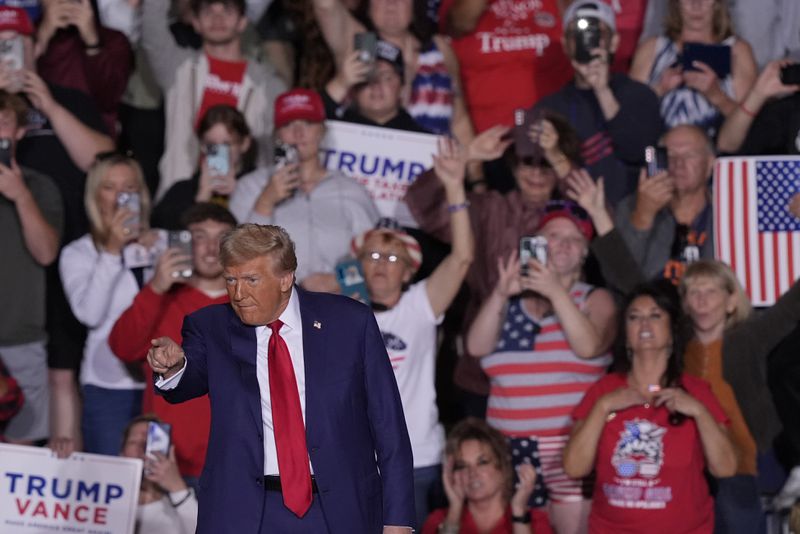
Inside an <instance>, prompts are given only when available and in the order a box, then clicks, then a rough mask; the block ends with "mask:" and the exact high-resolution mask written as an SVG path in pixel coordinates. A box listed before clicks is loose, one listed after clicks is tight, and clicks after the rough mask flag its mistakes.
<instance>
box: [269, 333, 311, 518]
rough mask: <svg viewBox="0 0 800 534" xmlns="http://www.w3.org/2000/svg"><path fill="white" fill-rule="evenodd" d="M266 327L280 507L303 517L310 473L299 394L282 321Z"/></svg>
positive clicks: (309, 493)
mask: <svg viewBox="0 0 800 534" xmlns="http://www.w3.org/2000/svg"><path fill="white" fill-rule="evenodd" d="M267 326H269V327H270V328H271V329H272V335H271V336H270V338H269V347H268V348H269V353H268V356H267V364H268V369H269V397H270V402H271V404H272V428H273V431H274V433H275V447H276V449H277V452H278V469H279V470H280V476H281V490H282V491H283V504H284V505H286V507H287V508H288V509H289V510H291V511H292V512H294V514H295V515H296V516H297V517H303V516H304V515H305V513H306V511H307V510H308V508H309V506H311V470H310V469H309V467H308V452H307V450H308V449H307V448H306V430H305V426H304V425H303V412H302V411H301V410H300V395H299V394H298V393H297V380H295V377H294V369H293V368H292V358H291V356H289V348H288V347H287V346H286V342H285V341H284V340H283V338H282V337H281V335H280V333H279V332H280V330H281V326H283V322H281V321H280V320H278V321H275V322H272V323H270V324H268V325H267Z"/></svg>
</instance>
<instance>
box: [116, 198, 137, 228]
mask: <svg viewBox="0 0 800 534" xmlns="http://www.w3.org/2000/svg"><path fill="white" fill-rule="evenodd" d="M141 205H142V200H141V197H140V196H139V193H137V192H135V191H134V192H128V191H123V192H122V193H119V194H118V195H117V208H125V209H127V210H128V211H130V212H131V216H130V217H129V218H127V219H125V223H124V224H125V227H126V228H130V229H131V230H132V231H137V230H138V229H139V224H140V223H141V220H140V219H141V215H140V213H141Z"/></svg>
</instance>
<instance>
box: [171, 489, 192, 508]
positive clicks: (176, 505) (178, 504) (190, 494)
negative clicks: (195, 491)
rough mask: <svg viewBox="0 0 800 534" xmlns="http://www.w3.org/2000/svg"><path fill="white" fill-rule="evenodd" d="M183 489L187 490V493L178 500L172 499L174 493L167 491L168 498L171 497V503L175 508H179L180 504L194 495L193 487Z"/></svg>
mask: <svg viewBox="0 0 800 534" xmlns="http://www.w3.org/2000/svg"><path fill="white" fill-rule="evenodd" d="M183 491H185V492H186V495H184V496H183V498H182V499H181V500H179V501H178V502H175V501H173V500H172V493H167V499H169V503H170V504H171V505H172V507H173V508H177V507H178V506H180V505H182V504H183V503H185V502H186V501H188V500H189V497H191V496H192V488H186V489H185V490H183ZM175 493H178V494H180V493H182V491H176V492H175Z"/></svg>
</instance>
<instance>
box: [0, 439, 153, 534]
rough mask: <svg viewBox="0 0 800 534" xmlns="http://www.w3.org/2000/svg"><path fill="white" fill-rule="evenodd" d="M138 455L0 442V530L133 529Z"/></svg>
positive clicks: (117, 533)
mask: <svg viewBox="0 0 800 534" xmlns="http://www.w3.org/2000/svg"><path fill="white" fill-rule="evenodd" d="M141 478H142V461H141V460H139V459H134V458H119V457H116V456H102V455H99V454H85V453H74V454H72V455H71V456H70V457H69V458H68V459H66V460H61V459H58V458H56V457H55V455H54V454H53V453H52V452H51V451H50V450H49V449H43V448H38V447H24V446H19V445H5V444H0V532H13V533H15V534H39V533H48V534H52V533H54V532H57V533H66V532H69V533H83V534H132V533H133V529H134V526H135V523H136V507H137V504H138V500H139V483H140V482H141Z"/></svg>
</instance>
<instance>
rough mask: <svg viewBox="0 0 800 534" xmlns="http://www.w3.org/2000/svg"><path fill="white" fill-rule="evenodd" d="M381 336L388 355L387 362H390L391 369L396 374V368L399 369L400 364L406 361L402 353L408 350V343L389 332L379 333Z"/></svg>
mask: <svg viewBox="0 0 800 534" xmlns="http://www.w3.org/2000/svg"><path fill="white" fill-rule="evenodd" d="M381 336H383V344H384V346H385V347H386V352H388V353H389V361H390V362H392V369H393V370H394V371H395V372H396V371H397V368H398V367H400V363H401V362H402V361H403V360H405V359H406V354H405V352H404V351H405V350H406V349H408V343H406V342H405V341H403V340H402V339H401V338H400V337H399V336H396V335H394V334H392V333H391V332H381Z"/></svg>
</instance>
